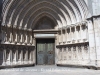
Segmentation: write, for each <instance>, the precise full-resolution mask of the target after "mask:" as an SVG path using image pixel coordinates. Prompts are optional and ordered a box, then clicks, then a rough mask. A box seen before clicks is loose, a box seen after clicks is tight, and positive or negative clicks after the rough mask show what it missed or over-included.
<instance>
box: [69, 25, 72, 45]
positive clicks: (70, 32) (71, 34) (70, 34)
mask: <svg viewBox="0 0 100 75" xmlns="http://www.w3.org/2000/svg"><path fill="white" fill-rule="evenodd" d="M69 38H70V43H71V42H72V28H71V27H70V37H69Z"/></svg>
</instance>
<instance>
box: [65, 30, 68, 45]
mask: <svg viewBox="0 0 100 75" xmlns="http://www.w3.org/2000/svg"><path fill="white" fill-rule="evenodd" d="M67 36H68V35H67V28H66V29H65V41H66V44H67V39H68V38H67Z"/></svg>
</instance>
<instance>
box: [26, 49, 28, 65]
mask: <svg viewBox="0 0 100 75" xmlns="http://www.w3.org/2000/svg"><path fill="white" fill-rule="evenodd" d="M26 64H28V50H26Z"/></svg>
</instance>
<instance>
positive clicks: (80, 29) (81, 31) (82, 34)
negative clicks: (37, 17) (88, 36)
mask: <svg viewBox="0 0 100 75" xmlns="http://www.w3.org/2000/svg"><path fill="white" fill-rule="evenodd" d="M79 35H80V42H82V36H83V34H82V24H81V25H80V34H79ZM84 36H85V35H84Z"/></svg>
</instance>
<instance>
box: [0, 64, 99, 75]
mask: <svg viewBox="0 0 100 75" xmlns="http://www.w3.org/2000/svg"><path fill="white" fill-rule="evenodd" d="M0 75H100V70H90V69H82V68H68V67H57V66H35V67H23V68H12V69H2V70H0Z"/></svg>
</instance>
